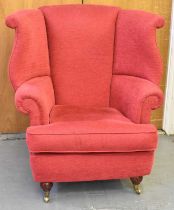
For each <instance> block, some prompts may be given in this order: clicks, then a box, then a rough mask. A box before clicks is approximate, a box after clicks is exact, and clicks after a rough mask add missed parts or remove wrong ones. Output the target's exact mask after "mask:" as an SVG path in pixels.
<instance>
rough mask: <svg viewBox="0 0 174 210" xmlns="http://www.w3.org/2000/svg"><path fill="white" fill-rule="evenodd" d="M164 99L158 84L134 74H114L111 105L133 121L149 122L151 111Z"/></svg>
mask: <svg viewBox="0 0 174 210" xmlns="http://www.w3.org/2000/svg"><path fill="white" fill-rule="evenodd" d="M162 101H163V93H162V91H161V90H160V88H159V87H158V86H157V85H156V84H154V83H152V82H150V81H148V80H146V79H142V78H138V77H134V76H125V75H115V76H113V80H112V86H111V98H110V106H111V107H115V108H117V109H118V110H119V111H121V112H122V113H123V114H124V115H125V116H126V117H127V118H129V119H130V120H132V121H133V122H135V123H149V122H150V115H151V111H152V110H154V109H157V108H159V107H160V105H161V104H162Z"/></svg>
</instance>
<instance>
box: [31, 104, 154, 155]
mask: <svg viewBox="0 0 174 210" xmlns="http://www.w3.org/2000/svg"><path fill="white" fill-rule="evenodd" d="M56 107H57V106H56ZM57 109H59V107H57ZM73 110H74V109H73ZM55 113H56V112H55V111H54V114H55ZM57 113H59V116H60V119H58V117H57V123H52V124H50V125H45V126H34V127H29V128H28V129H27V144H28V148H29V151H30V152H32V153H33V152H34V153H38V152H39V153H40V152H54V153H57V152H63V153H68V152H71V153H76V152H85V153H86V152H135V151H150V150H154V149H155V148H156V145H157V132H156V128H155V127H154V126H152V125H143V124H142V125H140V124H134V123H132V122H130V121H129V120H128V119H126V118H125V117H124V116H122V115H121V113H120V112H118V111H117V110H114V109H111V108H106V109H104V108H103V109H99V110H97V108H95V109H94V110H91V109H89V110H88V109H86V110H85V111H82V109H81V110H80V111H79V112H77V113H74V112H73V111H72V110H71V109H66V108H65V107H64V108H60V109H59V111H57ZM80 115H82V116H80Z"/></svg>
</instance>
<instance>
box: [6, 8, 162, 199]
mask: <svg viewBox="0 0 174 210" xmlns="http://www.w3.org/2000/svg"><path fill="white" fill-rule="evenodd" d="M6 24H7V25H8V26H9V27H11V28H14V29H16V38H15V44H14V48H13V51H12V55H11V58H10V63H9V73H10V74H9V75H10V79H11V82H12V85H13V87H14V89H15V103H16V106H17V108H18V109H19V110H20V111H21V112H23V113H26V114H29V116H30V127H29V128H28V129H27V134H26V135H27V145H28V149H29V152H30V163H31V169H32V174H33V178H34V180H35V181H36V182H40V183H41V187H42V188H43V190H44V200H45V201H46V202H47V201H48V200H49V192H50V189H51V187H52V185H53V184H52V183H53V182H74V181H92V180H107V179H123V178H130V179H131V181H132V183H133V186H134V189H135V191H136V192H137V193H140V189H139V184H140V182H141V181H142V177H143V176H145V175H148V174H150V172H151V168H152V163H153V158H154V151H155V149H156V147H157V130H156V128H155V127H154V126H153V125H151V124H150V114H151V110H153V109H156V108H158V107H159V106H160V104H161V103H162V95H163V94H162V92H161V90H160V88H159V82H160V79H161V72H162V63H161V58H160V53H159V50H158V48H157V46H156V33H155V32H156V28H160V27H162V26H163V25H164V20H163V18H162V17H160V16H157V15H153V14H150V13H146V12H143V11H130V10H122V9H120V8H117V7H108V6H94V5H93V6H92V5H68V6H46V7H41V8H39V9H33V10H23V11H19V12H16V13H14V14H12V15H10V16H9V17H7V19H6Z"/></svg>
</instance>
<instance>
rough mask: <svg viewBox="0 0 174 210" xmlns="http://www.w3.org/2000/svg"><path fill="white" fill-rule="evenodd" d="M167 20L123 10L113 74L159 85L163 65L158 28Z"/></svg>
mask: <svg viewBox="0 0 174 210" xmlns="http://www.w3.org/2000/svg"><path fill="white" fill-rule="evenodd" d="M163 25H164V19H163V18H162V17H160V16H157V15H153V14H150V13H147V12H143V11H133V10H132V11H129V10H121V11H120V12H119V15H118V20H117V27H116V36H115V37H116V45H115V56H114V58H115V60H114V68H113V74H122V75H129V76H136V77H141V78H144V79H147V80H150V81H152V82H154V83H156V84H159V82H160V79H161V75H162V62H161V57H160V52H159V49H158V48H157V45H156V28H161V27H162V26H163Z"/></svg>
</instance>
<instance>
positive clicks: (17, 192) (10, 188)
mask: <svg viewBox="0 0 174 210" xmlns="http://www.w3.org/2000/svg"><path fill="white" fill-rule="evenodd" d="M142 189H143V192H142V194H141V195H140V196H139V195H136V194H135V193H134V192H133V191H132V185H131V183H130V182H129V180H115V181H97V182H82V183H59V184H55V185H54V187H53V189H52V191H51V201H50V203H48V204H45V203H43V201H42V191H41V190H40V187H39V185H38V184H37V183H34V182H33V181H32V176H31V171H30V167H29V156H28V151H27V147H26V144H25V139H24V135H0V210H41V209H42V210H45V209H51V210H54V209H56V210H158V209H161V210H174V136H173V137H172V136H171V137H167V136H163V135H160V140H159V147H158V151H157V153H156V158H155V164H154V168H153V171H152V174H151V175H150V176H148V177H145V178H144V181H143V184H142Z"/></svg>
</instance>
